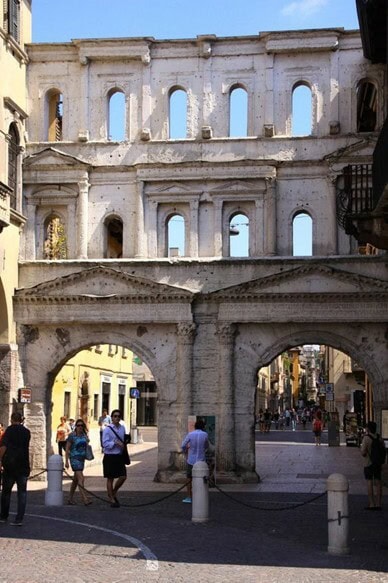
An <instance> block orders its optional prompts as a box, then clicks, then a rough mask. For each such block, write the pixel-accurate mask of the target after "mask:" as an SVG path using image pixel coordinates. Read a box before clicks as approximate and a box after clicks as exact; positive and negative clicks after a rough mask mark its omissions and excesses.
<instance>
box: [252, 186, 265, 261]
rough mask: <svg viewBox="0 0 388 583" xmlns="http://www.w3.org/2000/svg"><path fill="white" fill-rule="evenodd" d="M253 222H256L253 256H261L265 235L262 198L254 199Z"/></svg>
mask: <svg viewBox="0 0 388 583" xmlns="http://www.w3.org/2000/svg"><path fill="white" fill-rule="evenodd" d="M255 223H256V225H255V226H256V233H255V235H256V236H255V247H254V249H253V250H252V256H253V257H262V256H263V255H264V246H265V242H264V237H265V225H264V201H263V198H262V197H261V196H260V198H257V199H256V200H255Z"/></svg>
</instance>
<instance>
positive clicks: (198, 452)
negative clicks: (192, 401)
mask: <svg viewBox="0 0 388 583" xmlns="http://www.w3.org/2000/svg"><path fill="white" fill-rule="evenodd" d="M194 427H195V429H194V431H190V433H188V434H187V435H186V437H185V438H184V440H183V442H182V451H183V453H185V454H186V456H187V472H186V475H187V478H188V480H189V481H188V483H187V497H186V498H184V500H182V502H185V503H186V504H191V499H192V470H193V465H194V464H195V463H196V462H205V461H206V450H207V448H208V447H209V439H208V435H207V433H206V431H204V429H205V422H204V421H203V419H197V421H196V422H195V426H194Z"/></svg>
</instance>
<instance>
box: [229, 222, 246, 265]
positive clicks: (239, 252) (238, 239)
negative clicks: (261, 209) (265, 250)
mask: <svg viewBox="0 0 388 583" xmlns="http://www.w3.org/2000/svg"><path fill="white" fill-rule="evenodd" d="M229 255H230V257H249V219H248V217H247V216H246V215H244V214H236V215H233V217H232V218H231V219H230V222H229Z"/></svg>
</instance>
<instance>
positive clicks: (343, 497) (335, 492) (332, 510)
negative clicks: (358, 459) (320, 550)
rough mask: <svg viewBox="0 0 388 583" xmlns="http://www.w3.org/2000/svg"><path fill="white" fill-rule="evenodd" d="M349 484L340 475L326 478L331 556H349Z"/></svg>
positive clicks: (329, 550)
mask: <svg viewBox="0 0 388 583" xmlns="http://www.w3.org/2000/svg"><path fill="white" fill-rule="evenodd" d="M348 491H349V482H348V480H347V478H346V477H345V476H343V475H342V474H331V476H329V477H328V478H327V517H328V534H329V540H328V542H329V544H328V547H327V550H328V552H329V553H330V554H331V555H347V554H349V546H348V534H349V508H348Z"/></svg>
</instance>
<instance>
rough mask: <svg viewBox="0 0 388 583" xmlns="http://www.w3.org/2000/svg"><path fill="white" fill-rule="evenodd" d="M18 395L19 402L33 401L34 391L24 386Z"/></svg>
mask: <svg viewBox="0 0 388 583" xmlns="http://www.w3.org/2000/svg"><path fill="white" fill-rule="evenodd" d="M18 396H19V403H31V396H32V391H31V389H27V388H26V387H23V388H22V389H19V391H18Z"/></svg>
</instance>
